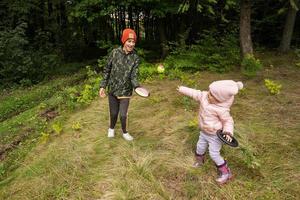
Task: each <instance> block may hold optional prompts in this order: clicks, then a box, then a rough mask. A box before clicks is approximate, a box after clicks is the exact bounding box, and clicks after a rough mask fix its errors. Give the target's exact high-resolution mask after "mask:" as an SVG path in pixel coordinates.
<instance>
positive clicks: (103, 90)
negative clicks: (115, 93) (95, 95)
mask: <svg viewBox="0 0 300 200" xmlns="http://www.w3.org/2000/svg"><path fill="white" fill-rule="evenodd" d="M99 96H100V97H101V98H104V97H106V94H105V89H104V88H100V90H99Z"/></svg>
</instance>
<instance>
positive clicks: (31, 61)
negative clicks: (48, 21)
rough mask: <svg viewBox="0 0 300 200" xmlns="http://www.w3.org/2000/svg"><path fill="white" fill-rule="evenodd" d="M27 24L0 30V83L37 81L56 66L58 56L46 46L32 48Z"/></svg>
mask: <svg viewBox="0 0 300 200" xmlns="http://www.w3.org/2000/svg"><path fill="white" fill-rule="evenodd" d="M26 29H27V24H26V23H22V24H20V25H19V26H17V27H16V28H15V29H11V30H10V29H6V30H5V31H0V83H1V84H3V85H9V84H12V83H21V84H22V85H24V86H28V85H31V84H32V83H37V82H39V81H41V80H43V78H44V77H45V76H46V74H49V73H50V72H51V70H52V69H53V68H56V67H57V66H58V63H59V62H60V61H59V58H58V56H56V55H55V54H50V53H49V52H46V49H47V51H49V49H48V48H45V49H42V48H40V49H37V50H33V49H31V48H30V47H29V45H30V41H29V40H28V39H27V37H26Z"/></svg>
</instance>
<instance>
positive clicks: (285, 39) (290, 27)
mask: <svg viewBox="0 0 300 200" xmlns="http://www.w3.org/2000/svg"><path fill="white" fill-rule="evenodd" d="M296 14H297V10H296V9H295V8H294V7H293V6H291V4H289V9H288V13H287V15H286V19H285V25H284V29H283V33H282V38H281V42H280V46H279V52H281V53H286V52H287V51H289V50H290V45H291V40H292V36H293V31H294V25H295V21H296Z"/></svg>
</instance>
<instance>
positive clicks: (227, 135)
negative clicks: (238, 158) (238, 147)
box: [223, 132, 232, 142]
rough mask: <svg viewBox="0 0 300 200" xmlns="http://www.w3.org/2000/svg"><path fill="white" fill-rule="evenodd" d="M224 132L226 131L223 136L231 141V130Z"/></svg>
mask: <svg viewBox="0 0 300 200" xmlns="http://www.w3.org/2000/svg"><path fill="white" fill-rule="evenodd" d="M223 133H224V135H223V137H225V139H226V140H227V141H228V142H231V141H232V137H231V133H229V132H223Z"/></svg>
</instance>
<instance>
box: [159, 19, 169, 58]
mask: <svg viewBox="0 0 300 200" xmlns="http://www.w3.org/2000/svg"><path fill="white" fill-rule="evenodd" d="M158 31H159V39H160V46H161V50H162V54H161V58H165V57H166V56H167V54H168V51H167V48H166V43H167V38H166V33H165V26H164V20H163V19H158Z"/></svg>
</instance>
